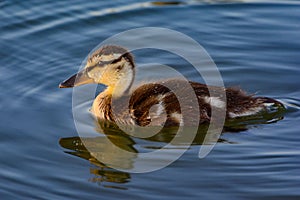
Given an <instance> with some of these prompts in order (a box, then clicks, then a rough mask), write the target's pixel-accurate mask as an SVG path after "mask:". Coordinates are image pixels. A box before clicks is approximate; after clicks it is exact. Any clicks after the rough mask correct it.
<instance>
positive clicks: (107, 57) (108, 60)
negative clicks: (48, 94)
mask: <svg viewBox="0 0 300 200" xmlns="http://www.w3.org/2000/svg"><path fill="white" fill-rule="evenodd" d="M134 68H135V66H134V62H133V57H132V55H131V54H130V53H129V52H128V51H127V50H126V49H124V48H123V47H119V46H114V45H108V46H103V47H101V48H99V49H98V50H96V51H95V52H94V53H92V54H91V55H90V56H89V58H88V59H87V62H86V65H85V67H84V68H83V70H81V71H80V72H78V73H77V74H74V75H73V76H71V77H70V78H68V79H67V80H65V81H63V82H62V83H60V85H59V87H60V88H70V87H75V86H79V85H83V84H91V83H96V84H98V83H99V84H104V85H106V86H107V90H106V92H108V93H111V94H114V95H115V96H121V95H123V94H124V93H125V92H126V91H127V90H128V89H129V88H130V86H131V85H132V82H133V79H134Z"/></svg>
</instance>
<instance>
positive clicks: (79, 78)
mask: <svg viewBox="0 0 300 200" xmlns="http://www.w3.org/2000/svg"><path fill="white" fill-rule="evenodd" d="M134 78H135V63H134V61H133V57H132V55H131V54H130V53H129V52H128V51H127V50H126V49H124V48H122V47H119V46H113V45H110V46H104V47H101V48H100V49H98V50H96V51H95V52H94V53H93V54H92V55H91V56H90V57H89V58H88V60H87V63H86V66H85V68H84V69H83V70H82V71H80V72H79V73H78V74H75V75H73V76H72V77H70V78H69V79H67V80H65V81H64V82H62V83H61V84H60V85H59V87H60V88H68V87H74V86H79V85H83V84H89V83H100V84H104V85H106V86H107V88H106V90H104V91H103V92H101V93H100V94H99V95H98V96H97V97H96V99H95V100H94V103H93V106H92V112H93V114H94V115H95V116H96V117H97V118H98V119H100V120H108V121H112V122H116V121H118V122H121V123H123V124H133V125H139V126H146V125H149V124H150V123H151V124H152V122H155V125H163V124H164V125H166V126H174V125H175V126H176V125H183V124H182V115H181V113H182V112H181V111H182V110H181V109H182V107H181V105H180V104H179V102H178V99H177V98H176V95H175V94H174V93H173V92H172V91H171V90H170V89H169V88H167V87H166V86H164V85H166V84H169V85H172V86H175V88H176V87H177V90H178V91H179V92H182V93H187V92H186V91H185V88H183V87H182V85H181V84H180V83H181V80H176V79H173V80H168V81H164V82H156V83H149V84H144V85H141V86H140V87H138V88H137V89H136V90H134V91H133V92H132V93H131V94H130V96H131V97H130V101H129V109H127V110H125V112H124V113H114V114H112V101H113V100H117V99H119V98H120V97H124V96H128V95H129V93H130V92H129V91H130V89H131V86H132V83H133V81H134ZM188 83H189V84H190V86H191V87H192V89H193V90H194V91H195V94H196V96H197V101H198V102H197V105H199V112H200V113H195V112H193V111H194V110H195V108H193V107H188V108H187V109H188V110H187V112H188V113H190V115H191V116H190V118H191V119H193V117H194V116H198V117H199V118H200V119H199V121H200V123H205V122H209V121H211V108H212V107H214V108H216V109H223V110H224V109H226V121H231V120H232V119H241V118H243V117H249V116H250V117H251V116H256V115H258V114H260V113H268V112H272V113H276V112H278V111H280V110H283V109H284V106H283V105H282V103H280V102H278V101H276V100H274V99H271V98H267V97H254V96H252V95H246V94H245V92H243V91H241V90H238V89H233V88H227V89H224V88H220V87H214V86H206V85H204V84H201V83H196V82H188ZM208 87H209V89H211V88H212V89H213V90H214V91H223V92H224V91H225V94H226V99H225V100H226V102H225V101H223V100H222V98H220V97H211V96H210V94H209V90H208ZM188 95H189V94H188V93H187V96H186V98H187V99H188V98H190V97H189V96H188ZM153 109H154V110H153ZM162 111H164V113H165V115H162V117H161V116H159V115H160V114H162ZM153 113H154V114H153Z"/></svg>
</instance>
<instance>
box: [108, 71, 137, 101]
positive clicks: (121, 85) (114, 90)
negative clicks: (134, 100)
mask: <svg viewBox="0 0 300 200" xmlns="http://www.w3.org/2000/svg"><path fill="white" fill-rule="evenodd" d="M133 81H134V71H133V70H128V71H127V72H126V74H122V75H121V78H120V79H119V80H118V81H117V82H116V83H115V84H113V85H109V86H107V88H106V90H105V91H103V93H104V94H103V95H107V96H109V95H110V96H112V98H114V99H117V98H120V97H122V96H124V95H127V94H128V93H129V91H130V89H131V86H132V84H133Z"/></svg>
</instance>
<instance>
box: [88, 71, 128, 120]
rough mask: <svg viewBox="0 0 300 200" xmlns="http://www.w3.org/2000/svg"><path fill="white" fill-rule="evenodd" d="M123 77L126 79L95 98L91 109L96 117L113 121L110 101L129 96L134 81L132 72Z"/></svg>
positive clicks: (110, 86) (108, 87)
mask: <svg viewBox="0 0 300 200" xmlns="http://www.w3.org/2000/svg"><path fill="white" fill-rule="evenodd" d="M124 77H126V78H123V79H120V80H119V81H118V82H117V83H116V84H114V85H109V86H107V88H106V89H105V90H104V91H103V92H101V93H100V94H99V95H98V96H97V97H96V99H95V100H94V102H93V106H92V109H91V111H92V112H93V114H94V115H95V116H96V117H98V118H100V119H106V120H111V121H113V120H112V116H111V103H112V100H113V99H120V98H121V97H123V96H126V95H128V94H129V91H130V88H131V86H132V83H133V80H134V71H133V70H131V71H130V72H128V73H127V74H125V76H124ZM118 102H119V101H118Z"/></svg>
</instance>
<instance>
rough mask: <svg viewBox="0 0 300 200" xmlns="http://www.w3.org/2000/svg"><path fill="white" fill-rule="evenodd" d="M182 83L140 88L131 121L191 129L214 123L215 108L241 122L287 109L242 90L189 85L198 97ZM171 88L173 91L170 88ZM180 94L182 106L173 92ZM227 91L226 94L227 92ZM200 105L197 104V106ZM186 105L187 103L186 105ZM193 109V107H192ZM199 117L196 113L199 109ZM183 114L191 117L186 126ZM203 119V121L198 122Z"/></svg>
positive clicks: (133, 100) (133, 97)
mask: <svg viewBox="0 0 300 200" xmlns="http://www.w3.org/2000/svg"><path fill="white" fill-rule="evenodd" d="M185 84H186V82H184V81H182V80H169V81H164V82H157V83H149V84H145V85H142V86H140V87H138V88H137V89H136V90H135V91H134V92H133V93H132V95H131V97H130V103H129V109H130V115H131V118H132V119H133V120H134V121H135V123H136V124H137V125H140V126H146V125H149V124H150V123H151V125H166V126H173V125H189V124H194V121H195V120H199V123H205V122H209V121H210V120H211V108H212V107H214V108H215V110H217V111H218V110H222V111H224V109H226V110H225V113H226V119H232V118H238V117H243V116H250V115H255V114H257V113H259V112H262V111H267V110H268V109H269V108H270V107H273V108H276V107H283V105H282V104H281V103H280V102H278V101H276V100H274V99H271V98H266V97H253V95H247V94H246V93H245V92H243V91H242V90H240V89H236V88H227V89H224V88H221V87H214V86H209V89H208V86H206V85H204V84H201V83H196V82H189V84H190V85H191V87H192V89H193V91H194V92H195V93H194V94H195V95H196V99H195V98H193V97H195V96H194V95H192V94H190V92H191V91H190V90H188V89H187V88H186V87H183V86H185ZM167 86H170V87H167ZM169 88H172V91H176V94H180V99H181V100H180V102H181V104H180V103H179V99H178V98H177V97H176V95H175V94H174V93H173V92H172V91H171V89H169ZM224 90H225V91H224ZM209 91H212V92H213V93H214V94H225V95H226V97H224V98H220V97H218V96H214V97H211V96H210V93H209ZM195 101H197V102H195ZM182 102H183V103H182ZM191 105H193V106H191ZM195 105H197V106H198V109H199V113H197V112H195V110H197V108H195V107H194V106H195ZM182 113H188V115H189V116H187V117H186V118H185V119H187V120H185V121H184V122H183V120H182V119H183V118H182V116H181V114H182ZM199 117H200V119H198V118H199Z"/></svg>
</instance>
